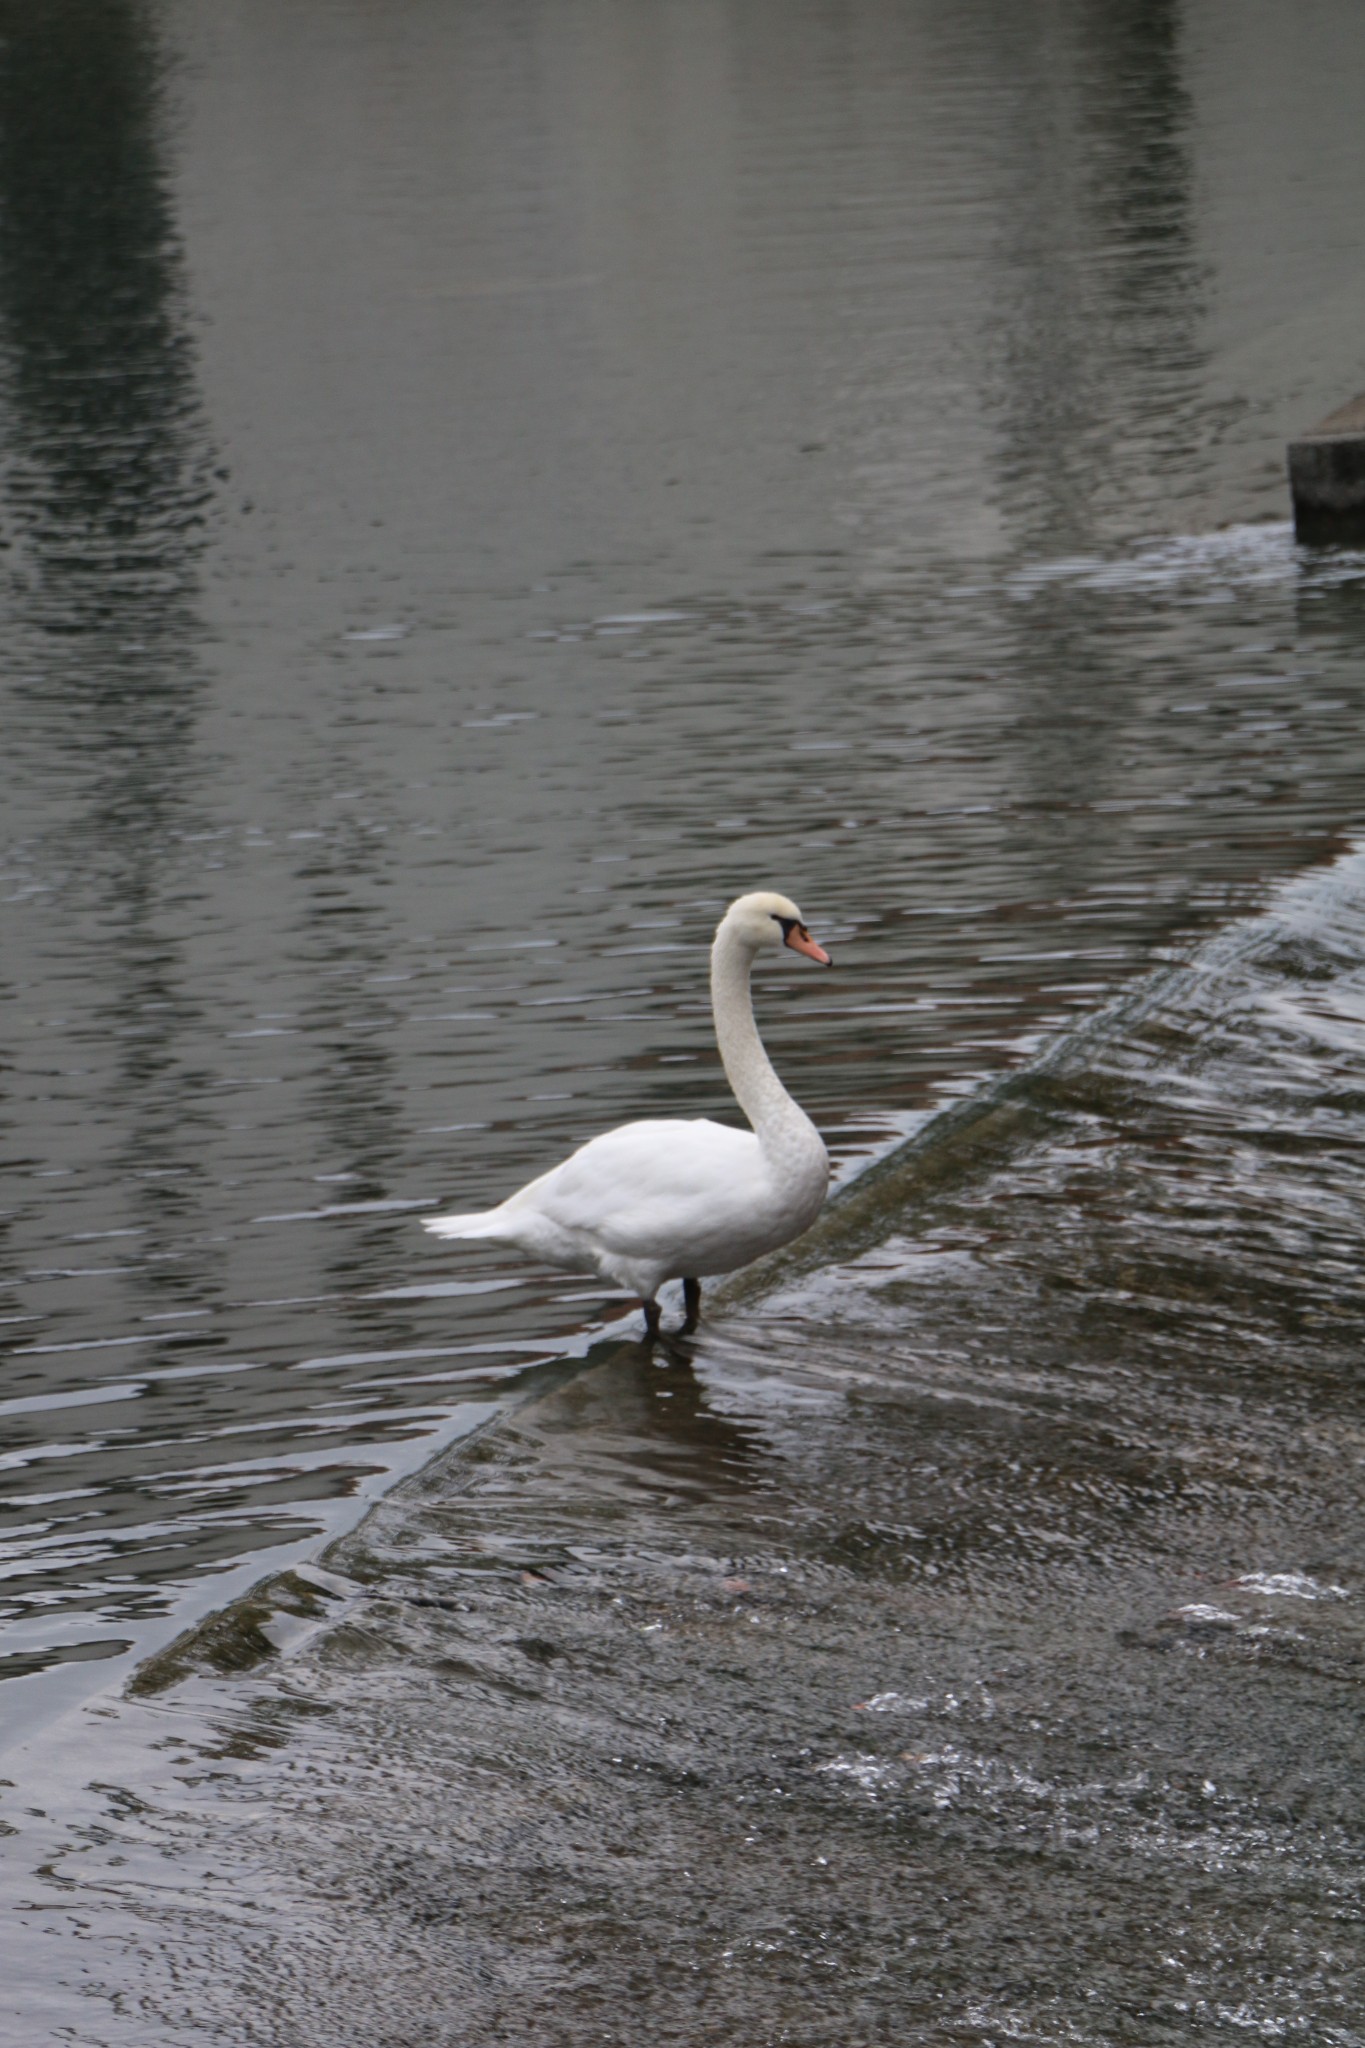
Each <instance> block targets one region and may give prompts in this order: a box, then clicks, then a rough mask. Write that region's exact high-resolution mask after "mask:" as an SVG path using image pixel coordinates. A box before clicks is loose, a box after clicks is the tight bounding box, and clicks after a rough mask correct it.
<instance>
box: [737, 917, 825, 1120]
mask: <svg viewBox="0 0 1365 2048" xmlns="http://www.w3.org/2000/svg"><path fill="white" fill-rule="evenodd" d="M753 961H754V956H753V953H752V952H751V951H750V949H749V947H748V946H746V945H744V944H743V942H742V941H741V940H740V939H738V938H737V937H736V935H735V934H734V933H733V932H732V931H729V930H727V928H726V926H725V925H724V924H722V925H721V927H720V930H719V931H718V932H717V933H716V940H715V944H714V945H713V946H712V948H711V1008H712V1011H713V1013H714V1016H715V1020H716V1042H717V1044H718V1045H719V1046H720V1057H721V1061H722V1063H723V1065H724V1067H725V1074H726V1079H727V1080H728V1081H729V1083H730V1086H731V1087H732V1088H733V1090H734V1092H735V1099H736V1101H737V1102H738V1103H739V1106H740V1108H741V1109H742V1110H743V1111H744V1114H745V1116H747V1117H748V1119H749V1122H750V1123H751V1124H752V1125H753V1127H754V1130H755V1131H756V1132H757V1134H758V1139H759V1142H760V1144H762V1146H763V1148H764V1150H765V1151H769V1150H770V1149H773V1148H782V1147H783V1146H784V1141H785V1142H788V1143H789V1142H790V1141H791V1140H794V1139H799V1140H802V1141H803V1144H804V1141H806V1140H807V1138H808V1137H809V1138H813V1139H814V1140H815V1143H816V1144H817V1145H818V1146H819V1147H820V1150H821V1152H822V1153H823V1151H824V1145H823V1143H822V1141H821V1139H820V1137H819V1134H818V1133H817V1131H816V1129H815V1126H814V1124H813V1123H812V1122H811V1120H810V1118H809V1117H808V1116H807V1115H806V1112H805V1111H804V1110H803V1109H802V1108H801V1107H800V1105H799V1103H796V1102H793V1100H792V1098H791V1096H790V1095H788V1093H787V1091H786V1089H785V1088H784V1087H783V1086H782V1083H781V1082H780V1081H779V1080H778V1078H777V1073H776V1070H775V1069H774V1067H773V1063H772V1061H771V1060H770V1059H769V1058H768V1055H767V1053H766V1052H765V1051H764V1049H763V1040H762V1039H761V1038H760V1037H759V1035H758V1026H757V1025H756V1024H755V1022H754V1005H753V998H752V996H751V994H750V990H749V974H750V970H751V968H752V967H753Z"/></svg>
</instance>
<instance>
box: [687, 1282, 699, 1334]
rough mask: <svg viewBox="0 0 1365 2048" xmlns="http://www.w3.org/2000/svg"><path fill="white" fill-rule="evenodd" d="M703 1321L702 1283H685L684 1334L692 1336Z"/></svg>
mask: <svg viewBox="0 0 1365 2048" xmlns="http://www.w3.org/2000/svg"><path fill="white" fill-rule="evenodd" d="M700 1321H701V1282H700V1280H684V1281H683V1334H684V1335H685V1336H690V1335H691V1333H692V1331H693V1330H695V1329H696V1327H697V1324H698V1323H699V1322H700Z"/></svg>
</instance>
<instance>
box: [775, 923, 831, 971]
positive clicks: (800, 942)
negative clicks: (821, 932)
mask: <svg viewBox="0 0 1365 2048" xmlns="http://www.w3.org/2000/svg"><path fill="white" fill-rule="evenodd" d="M785 943H786V944H787V945H788V946H790V947H791V949H792V951H793V953H804V954H805V956H806V958H807V959H808V960H814V961H815V962H816V963H817V964H818V965H819V966H821V967H832V966H833V965H834V962H833V961H832V960H831V959H830V957H829V954H828V953H827V952H826V951H825V949H824V947H823V946H817V945H816V943H815V941H814V939H813V938H812V937H811V935H810V933H809V932H808V931H807V930H806V927H805V926H804V925H803V924H794V925H793V926H792V928H791V930H790V931H789V932H788V933H787V936H786V940H785Z"/></svg>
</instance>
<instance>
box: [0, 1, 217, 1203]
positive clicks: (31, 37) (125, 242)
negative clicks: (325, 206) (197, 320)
mask: <svg viewBox="0 0 1365 2048" xmlns="http://www.w3.org/2000/svg"><path fill="white" fill-rule="evenodd" d="M163 74H164V63H163V58H162V54H161V50H160V47H159V43H158V40H157V37H156V35H155V32H154V30H153V26H152V22H151V18H150V16H149V14H148V12H147V10H146V9H145V8H144V7H141V6H137V5H116V4H110V0H51V4H46V0H45V4H44V5H43V6H42V7H37V8H35V7H30V6H25V5H19V4H14V0H0V358H2V360H0V400H2V402H3V415H2V416H0V432H3V444H4V485H3V490H4V525H5V528H6V533H5V539H6V542H7V546H8V548H9V550H10V561H9V575H8V578H7V583H8V605H7V607H6V608H7V609H8V610H9V612H10V614H11V618H12V620H13V623H14V625H15V626H16V627H17V628H18V630H19V632H20V633H21V634H24V635H25V636H26V637H28V636H36V643H35V641H34V640H33V639H30V648H31V658H30V661H29V662H28V663H26V666H27V667H29V668H31V669H32V670H33V671H34V673H33V674H31V675H30V676H29V677H28V678H27V679H26V681H25V682H24V683H23V684H21V685H20V686H19V687H18V692H17V694H18V695H19V697H20V700H21V703H22V704H23V706H24V710H25V712H26V727H27V731H28V732H29V733H31V734H32V735H33V736H34V739H36V744H34V742H33V740H30V748H31V751H30V752H29V754H28V756H27V762H28V763H29V764H31V769H32V772H34V773H36V774H37V775H38V776H40V777H43V778H44V779H48V778H51V779H52V780H53V781H54V783H55V784H56V785H57V786H58V787H68V786H69V783H70V768H71V759H72V756H73V755H75V754H78V753H79V754H83V755H85V756H87V757H88V758H89V759H90V762H91V779H90V781H89V783H88V785H87V794H86V798H85V804H84V808H83V811H82V813H81V814H80V815H79V816H78V817H77V819H76V820H75V822H73V823H71V824H70V825H68V827H67V834H66V837H67V840H68V842H69V843H68V844H66V845H64V846H62V847H61V849H60V854H61V859H62V864H63V865H64V866H67V867H69V868H70V869H71V870H73V871H74V873H75V875H76V876H77V877H78V878H79V880H80V882H81V883H82V884H84V885H85V886H88V887H90V888H91V889H93V891H94V892H96V894H97V900H98V902H99V907H100V911H101V914H102V915H101V921H102V923H105V925H106V928H107V930H108V938H107V941H106V943H105V946H104V949H103V961H102V964H100V965H97V968H96V975H95V985H96V987H97V988H98V989H99V991H100V994H99V997H98V999H97V1012H98V1023H99V1029H100V1031H101V1035H102V1036H104V1037H113V1038H114V1039H115V1040H116V1041H118V1042H119V1057H118V1062H117V1065H118V1079H117V1081H116V1083H115V1084H114V1085H115V1087H116V1090H117V1094H118V1096H119V1097H121V1098H123V1099H124V1101H125V1103H126V1105H127V1107H125V1108H124V1110H123V1111H122V1113H121V1114H120V1116H119V1118H118V1123H119V1126H120V1127H121V1128H122V1129H125V1130H126V1131H127V1132H128V1133H129V1136H128V1138H127V1140H126V1143H125V1147H124V1161H123V1174H125V1175H127V1176H128V1177H130V1178H133V1179H134V1182H135V1187H136V1196H135V1203H134V1206H135V1208H136V1210H137V1212H138V1220H140V1221H142V1222H144V1223H147V1224H151V1225H153V1226H154V1228H155V1229H156V1230H157V1231H158V1232H159V1234H160V1235H161V1236H162V1237H163V1238H165V1239H169V1238H174V1237H178V1236H179V1234H180V1232H181V1231H182V1229H183V1176H185V1175H186V1174H189V1173H191V1172H193V1171H194V1170H195V1157H196V1156H197V1155H196V1154H195V1153H194V1152H193V1151H192V1148H191V1139H192V1129H193V1125H194V1122H195V1120H196V1104H197V1102H198V1100H199V1097H200V1093H201V1079H202V1077H201V1076H199V1075H197V1074H194V1073H191V1072H190V1071H188V1069H187V1068H186V1066H185V1063H184V1059H183V1055H182V1053H181V1051H180V1049H179V1041H180V1037H181V1032H182V1029H183V1027H184V1025H185V1024H186V1023H187V1022H189V1021H190V1020H191V1018H192V1016H193V1014H194V1010H193V1005H192V1004H191V1003H190V1002H189V1000H188V999H187V998H186V997H185V996H184V994H183V993H182V992H181V989H180V985H179V984H180V973H179V961H178V949H177V947H176V945H175V943H174V942H173V941H172V940H170V939H169V938H167V937H166V936H165V920H164V916H163V899H164V893H165V862H166V852H167V848H168V845H169V844H170V843H171V842H173V840H174V838H175V836H176V832H177V827H180V826H182V825H183V819H184V814H185V804H186V785H187V780H188V776H187V755H188V750H189V746H190V744H191V741H192V737H193V732H194V726H195V719H196V713H197V702H198V697H199V693H200V677H199V675H198V673H197V671H196V666H195V640H196V634H197V630H198V629H197V624H196V620H195V615H194V610H193V599H194V594H195V587H196V575H197V557H198V554H199V550H200V548H201V546H202V543H203V537H204V515H205V509H206V506H207V504H208V501H209V497H210V484H209V469H210V461H211V458H210V455H209V452H208V448H207V442H206V436H205V432H204V427H203V422H202V419H201V416H200V410H199V400H198V394H197V391H196V386H195V372H194V362H193V350H192V345H191V340H190V336H189V332H188V329H187V325H186V307H185V304H184V299H183V291H182V282H181V275H180V260H179V251H178V248H177V244H176V239H175V229H174V222H173V219H172V211H171V201H170V196H169V193H168V190H167V181H166V173H165V169H164V166H163V162H162V151H163V146H164V135H163ZM54 836H56V835H54ZM148 1176H150V1178H149V1177H148ZM121 1177H122V1176H121ZM177 1181H179V1183H180V1185H179V1187H177V1186H176V1182H177Z"/></svg>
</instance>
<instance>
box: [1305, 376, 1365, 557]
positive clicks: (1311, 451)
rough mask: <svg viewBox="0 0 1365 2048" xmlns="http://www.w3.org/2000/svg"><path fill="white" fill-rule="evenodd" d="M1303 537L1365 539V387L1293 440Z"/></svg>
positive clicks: (1338, 539) (1320, 540)
mask: <svg viewBox="0 0 1365 2048" xmlns="http://www.w3.org/2000/svg"><path fill="white" fill-rule="evenodd" d="M1289 488H1290V492H1291V493H1292V495H1293V499H1294V532H1295V534H1296V535H1297V536H1298V538H1299V539H1300V540H1303V541H1309V542H1323V541H1365V392H1362V394H1361V395H1360V397H1359V398H1353V399H1352V400H1351V402H1350V404H1349V405H1343V406H1341V407H1340V408H1339V409H1338V410H1337V411H1336V412H1332V413H1328V415H1327V418H1326V419H1325V420H1321V421H1319V423H1318V425H1317V426H1316V427H1312V428H1310V429H1309V431H1308V432H1307V433H1306V434H1305V435H1303V437H1302V438H1301V439H1300V440H1297V441H1291V442H1290V444H1289Z"/></svg>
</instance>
